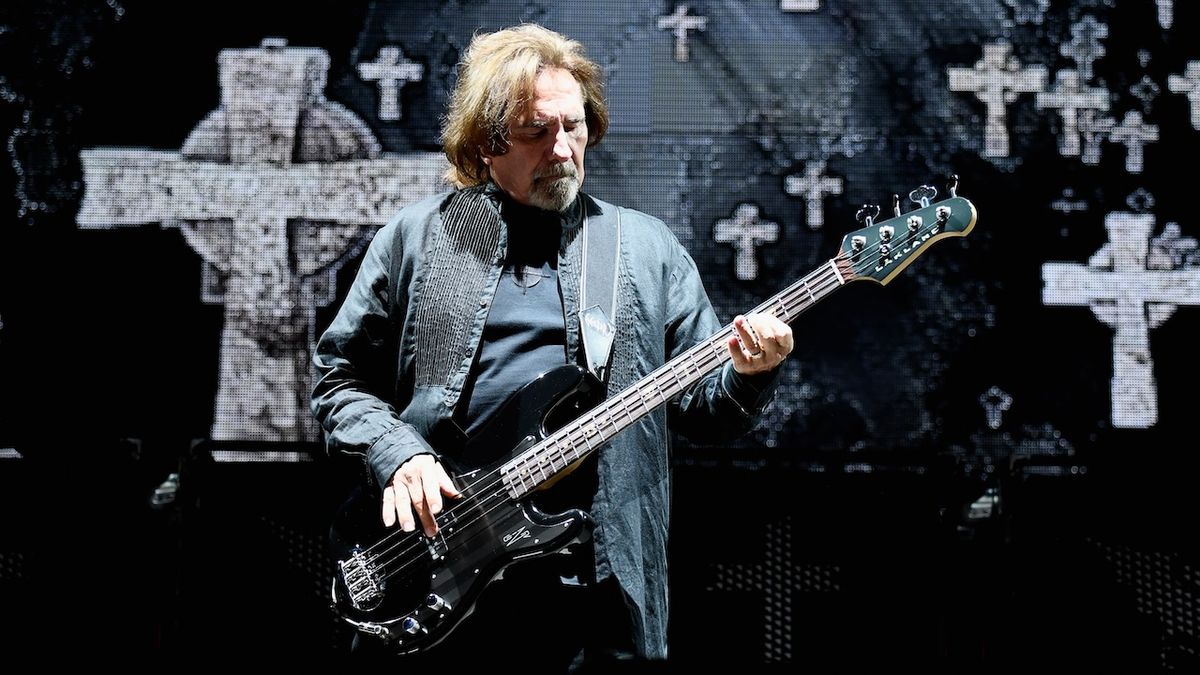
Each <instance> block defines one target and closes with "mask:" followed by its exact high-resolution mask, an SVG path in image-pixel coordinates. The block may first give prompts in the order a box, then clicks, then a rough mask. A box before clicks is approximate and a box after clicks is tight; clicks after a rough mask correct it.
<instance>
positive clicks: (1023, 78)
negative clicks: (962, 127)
mask: <svg viewBox="0 0 1200 675" xmlns="http://www.w3.org/2000/svg"><path fill="white" fill-rule="evenodd" d="M946 73H947V76H948V79H949V85H950V91H969V92H971V93H973V94H975V96H976V98H978V99H979V100H980V101H983V104H984V106H986V109H987V112H986V117H987V121H986V123H985V126H984V132H983V133H984V150H983V154H984V155H985V156H987V157H1007V156H1008V128H1007V122H1006V119H1007V113H1006V107H1007V106H1008V104H1010V103H1013V102H1015V101H1016V100H1017V97H1018V96H1019V95H1021V94H1028V93H1034V92H1038V91H1041V90H1042V89H1045V87H1046V78H1047V73H1046V67H1045V66H1030V67H1028V68H1024V69H1022V68H1021V64H1020V62H1018V61H1017V59H1016V57H1014V56H1013V55H1012V45H1010V44H1008V43H1007V42H993V43H991V44H986V45H984V46H983V58H981V59H980V60H979V61H978V62H977V63H976V64H975V65H974V66H973V67H971V68H947V69H946Z"/></svg>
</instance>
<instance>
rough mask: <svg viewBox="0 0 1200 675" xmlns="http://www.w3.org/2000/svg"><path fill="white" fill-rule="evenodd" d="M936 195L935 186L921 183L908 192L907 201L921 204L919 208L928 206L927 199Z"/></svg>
mask: <svg viewBox="0 0 1200 675" xmlns="http://www.w3.org/2000/svg"><path fill="white" fill-rule="evenodd" d="M936 196H937V188H935V187H933V186H932V185H922V186H921V187H919V188H917V189H916V190H913V191H912V192H910V193H908V199H909V201H913V202H916V203H917V204H920V205H921V208H925V207H926V206H929V201H930V200H931V199H933V198H934V197H936Z"/></svg>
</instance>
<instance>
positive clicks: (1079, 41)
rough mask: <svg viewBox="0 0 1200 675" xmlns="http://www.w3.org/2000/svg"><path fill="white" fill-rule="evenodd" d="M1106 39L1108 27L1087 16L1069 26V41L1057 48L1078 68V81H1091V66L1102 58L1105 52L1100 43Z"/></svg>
mask: <svg viewBox="0 0 1200 675" xmlns="http://www.w3.org/2000/svg"><path fill="white" fill-rule="evenodd" d="M1106 37H1108V26H1106V25H1104V24H1102V23H1100V22H1099V21H1097V20H1096V17H1094V16H1092V15H1090V14H1088V15H1086V16H1084V17H1083V18H1082V19H1080V21H1079V23H1076V24H1074V25H1072V26H1071V40H1070V42H1066V43H1064V44H1063V45H1062V46H1061V47H1059V48H1058V51H1059V53H1061V54H1062V55H1063V56H1065V57H1067V58H1069V59H1071V60H1073V61H1074V62H1075V63H1076V64H1077V65H1078V66H1079V75H1080V80H1081V81H1083V82H1087V81H1088V80H1090V79H1092V64H1094V63H1095V62H1096V61H1099V60H1100V59H1102V58H1104V54H1105V53H1106V50H1105V49H1104V45H1102V44H1100V41H1101V40H1103V39H1104V38H1106Z"/></svg>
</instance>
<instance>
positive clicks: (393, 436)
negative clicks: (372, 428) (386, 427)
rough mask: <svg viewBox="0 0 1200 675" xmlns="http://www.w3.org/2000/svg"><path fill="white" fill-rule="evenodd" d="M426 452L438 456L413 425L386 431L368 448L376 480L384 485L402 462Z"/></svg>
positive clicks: (369, 461) (380, 484)
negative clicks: (413, 428) (415, 430)
mask: <svg viewBox="0 0 1200 675" xmlns="http://www.w3.org/2000/svg"><path fill="white" fill-rule="evenodd" d="M424 453H428V454H431V455H433V456H434V457H436V456H437V453H436V452H434V450H433V447H431V446H430V445H429V444H428V443H426V442H425V439H423V438H421V437H420V436H419V435H418V434H416V433H415V432H414V431H413V430H412V428H411V427H409V426H407V425H401V426H398V427H395V428H394V429H391V430H390V431H388V432H386V433H385V434H384V435H382V436H380V437H379V440H377V441H375V442H374V443H372V444H371V447H370V448H369V449H368V450H367V461H368V463H370V465H371V471H373V472H374V474H375V480H377V481H379V486H380V487H383V486H385V485H387V484H388V481H390V480H391V479H392V475H393V474H395V473H396V469H399V468H400V465H401V464H403V463H405V462H407V461H408V460H410V459H412V458H413V457H416V456H417V455H420V454H424Z"/></svg>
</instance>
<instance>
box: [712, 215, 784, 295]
mask: <svg viewBox="0 0 1200 675" xmlns="http://www.w3.org/2000/svg"><path fill="white" fill-rule="evenodd" d="M778 239H779V224H778V223H772V222H760V221H759V218H758V207H757V206H755V205H753V204H739V205H738V207H737V209H735V210H734V212H733V217H732V218H726V219H724V220H718V221H717V225H716V227H714V228H713V240H714V241H716V242H717V243H718V244H732V245H733V248H734V249H735V250H736V251H737V254H736V255H734V263H733V269H734V273H735V274H736V275H737V278H738V279H741V280H742V281H750V280H752V279H757V278H758V261H757V260H755V257H754V251H755V247H756V246H760V245H762V244H767V243H771V242H774V241H776V240H778Z"/></svg>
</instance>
